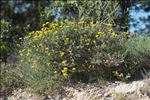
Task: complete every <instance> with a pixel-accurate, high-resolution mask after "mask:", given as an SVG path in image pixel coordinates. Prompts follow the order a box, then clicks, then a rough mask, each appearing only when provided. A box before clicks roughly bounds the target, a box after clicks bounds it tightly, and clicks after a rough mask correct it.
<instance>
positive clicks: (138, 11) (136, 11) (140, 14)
mask: <svg viewBox="0 0 150 100" xmlns="http://www.w3.org/2000/svg"><path fill="white" fill-rule="evenodd" d="M148 16H150V11H149V12H145V11H144V9H143V8H141V5H140V4H136V5H134V6H132V7H131V8H130V10H129V31H130V32H134V31H139V30H141V29H143V30H144V29H146V25H150V20H149V21H148V20H145V22H143V21H141V20H140V18H142V19H148ZM131 19H132V20H134V21H132V20H131ZM134 24H135V25H136V26H134ZM149 28H150V27H149Z"/></svg>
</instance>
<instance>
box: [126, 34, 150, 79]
mask: <svg viewBox="0 0 150 100" xmlns="http://www.w3.org/2000/svg"><path fill="white" fill-rule="evenodd" d="M125 47H126V49H127V56H126V58H125V66H126V69H124V71H126V73H130V74H132V75H131V76H134V77H138V76H140V74H141V71H144V73H145V75H146V73H147V72H148V71H150V37H149V36H147V35H144V36H138V37H133V38H130V39H128V40H127V41H126V42H125ZM145 71H146V72H145Z"/></svg>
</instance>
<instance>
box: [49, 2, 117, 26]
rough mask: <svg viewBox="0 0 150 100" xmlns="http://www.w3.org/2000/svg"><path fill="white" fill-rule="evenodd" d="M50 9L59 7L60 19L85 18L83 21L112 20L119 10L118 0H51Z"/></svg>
mask: <svg viewBox="0 0 150 100" xmlns="http://www.w3.org/2000/svg"><path fill="white" fill-rule="evenodd" d="M51 3H52V6H51V10H52V11H57V10H58V9H61V12H60V14H61V16H60V19H66V17H67V16H69V17H70V19H75V20H78V21H79V20H85V21H87V22H88V21H91V20H93V21H101V22H105V23H106V22H113V20H114V19H115V17H116V16H117V12H118V10H119V2H118V1H113V2H112V1H111V0H110V1H103V0H97V1H87V0H74V1H72V0H67V1H61V0H60V1H53V2H51ZM89 16H90V18H89Z"/></svg>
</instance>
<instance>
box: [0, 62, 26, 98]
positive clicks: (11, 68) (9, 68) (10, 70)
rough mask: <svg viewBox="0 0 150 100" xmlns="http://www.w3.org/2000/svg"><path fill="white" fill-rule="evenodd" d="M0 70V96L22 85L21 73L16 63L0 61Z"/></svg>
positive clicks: (6, 94)
mask: <svg viewBox="0 0 150 100" xmlns="http://www.w3.org/2000/svg"><path fill="white" fill-rule="evenodd" d="M0 72H1V74H0V80H1V83H0V89H1V91H0V96H8V95H9V94H10V93H11V92H12V91H13V90H14V89H16V88H18V87H20V86H22V85H23V80H22V74H21V72H20V69H19V67H17V66H16V65H11V64H4V63H1V67H0Z"/></svg>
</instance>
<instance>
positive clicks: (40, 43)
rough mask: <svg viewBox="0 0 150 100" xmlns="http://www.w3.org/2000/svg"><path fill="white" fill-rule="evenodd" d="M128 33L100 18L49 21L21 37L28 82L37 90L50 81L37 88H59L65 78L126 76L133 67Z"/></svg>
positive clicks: (86, 78) (85, 80)
mask: <svg viewBox="0 0 150 100" xmlns="http://www.w3.org/2000/svg"><path fill="white" fill-rule="evenodd" d="M127 35H128V32H117V31H114V30H113V28H112V24H101V23H100V22H90V23H86V22H84V21H79V22H73V21H69V20H64V21H58V20H55V21H54V22H52V23H49V22H46V23H44V24H43V26H42V28H41V29H40V30H36V31H32V32H30V33H29V34H28V35H27V36H25V37H24V38H20V40H22V44H21V46H20V51H19V54H20V59H21V60H20V65H21V66H22V70H23V75H24V78H25V82H26V83H27V84H28V86H30V87H34V90H36V87H39V86H41V85H39V84H45V83H49V84H47V85H44V87H43V85H42V87H43V88H42V87H41V88H37V91H43V90H44V91H45V90H46V89H47V88H49V87H51V88H49V89H50V90H56V88H58V87H59V86H60V84H61V83H64V82H77V81H83V82H92V81H97V80H98V79H99V78H98V77H100V78H102V77H103V78H106V79H110V78H112V77H117V78H118V79H122V80H123V79H124V78H125V77H126V75H128V73H130V74H131V73H132V71H134V69H133V68H132V67H134V66H132V64H130V62H133V59H134V52H132V50H130V49H129V48H130V47H129V45H126V44H128V43H129V41H130V39H127ZM133 41H134V40H133ZM131 43H132V42H131ZM130 45H131V44H130ZM145 50H146V49H145ZM143 53H144V52H143ZM130 57H131V58H130ZM135 57H136V56H135ZM144 57H146V56H144ZM147 57H148V56H147ZM145 60H146V59H145ZM145 60H144V61H145ZM140 65H141V64H140ZM141 67H142V66H141ZM91 77H95V78H91ZM39 80H42V82H41V81H39ZM46 81H47V82H46ZM98 81H99V80H98ZM36 82H38V83H36ZM54 84H55V85H57V86H56V87H55V85H54ZM42 89H43V90H42Z"/></svg>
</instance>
